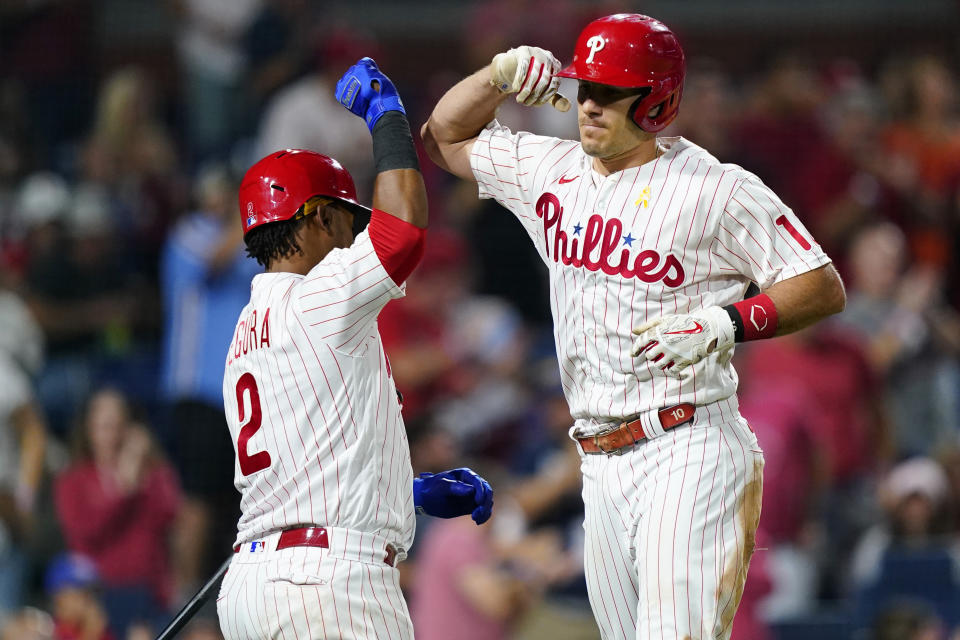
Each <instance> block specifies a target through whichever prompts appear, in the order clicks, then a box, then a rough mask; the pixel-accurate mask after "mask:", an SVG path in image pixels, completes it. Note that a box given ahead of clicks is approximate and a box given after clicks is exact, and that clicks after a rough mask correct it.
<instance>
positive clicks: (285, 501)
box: [218, 231, 415, 640]
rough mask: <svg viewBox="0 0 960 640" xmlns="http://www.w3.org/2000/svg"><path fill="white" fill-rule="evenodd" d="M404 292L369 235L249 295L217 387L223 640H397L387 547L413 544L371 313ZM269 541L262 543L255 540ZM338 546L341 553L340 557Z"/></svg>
mask: <svg viewBox="0 0 960 640" xmlns="http://www.w3.org/2000/svg"><path fill="white" fill-rule="evenodd" d="M402 295H403V288H402V286H397V285H396V284H395V283H394V282H393V281H392V280H391V278H390V276H389V275H387V273H386V271H385V270H384V268H383V266H382V264H381V262H380V258H379V257H378V256H377V253H376V251H375V250H374V247H373V245H372V243H371V241H370V238H369V235H368V234H367V232H366V231H364V232H363V233H361V234H360V235H358V236H357V238H356V240H355V241H354V243H353V245H352V246H350V247H349V248H346V249H336V250H334V251H332V252H330V253H329V254H328V255H327V256H326V257H325V258H324V260H323V261H321V262H320V263H319V264H318V265H317V266H316V267H314V269H313V270H311V271H310V272H309V273H308V274H307V275H306V276H301V275H297V274H292V273H265V274H260V275H258V276H256V277H255V278H254V280H253V283H252V285H251V293H250V302H249V303H248V304H247V306H246V307H245V308H244V309H243V311H242V312H241V315H240V319H239V321H238V323H237V328H236V331H235V334H234V339H233V342H232V343H231V347H230V352H229V354H228V356H227V363H226V368H225V372H224V380H223V397H224V402H225V408H226V414H227V422H228V424H229V427H230V436H231V439H232V440H233V443H234V448H235V452H236V454H237V463H236V465H235V472H234V484H235V485H236V487H237V489H238V490H239V491H240V494H241V502H240V504H241V510H242V515H241V518H240V522H239V523H238V533H237V544H239V545H241V549H242V551H243V550H245V549H248V548H249V546H250V544H251V542H255V541H257V540H266V541H267V542H266V544H265V545H261V546H260V547H257V545H254V549H255V551H256V553H253V552H249V553H244V552H241V553H240V554H238V556H237V558H236V559H235V560H234V563H233V565H232V566H231V569H230V571H229V572H228V574H227V579H226V580H225V581H224V585H223V588H222V591H221V599H220V601H219V603H218V607H219V611H220V613H221V626H222V628H223V630H224V634H225V636H226V638H227V639H228V640H239V639H241V638H287V639H297V638H326V637H330V638H408V637H411V635H412V632H411V631H410V620H409V615H408V613H407V608H406V604H405V603H404V602H403V598H402V596H401V594H400V590H399V586H398V585H397V571H396V570H395V569H393V568H391V567H388V566H386V565H385V564H384V563H383V561H382V560H383V555H384V553H385V546H386V544H387V543H390V544H392V545H393V546H395V547H396V548H397V549H398V550H399V554H398V557H399V559H403V557H405V552H404V550H405V549H408V548H409V547H410V544H411V543H412V541H413V534H414V526H415V520H414V513H413V500H412V495H411V485H412V480H413V471H412V469H411V467H410V451H409V446H408V444H407V437H406V431H405V429H404V425H403V420H402V418H401V415H400V405H399V402H398V399H397V393H396V387H395V385H394V382H393V379H392V377H391V375H390V371H389V366H388V364H387V360H386V355H385V354H384V351H383V347H382V345H381V342H380V334H379V332H378V330H377V323H376V320H377V315H378V314H379V312H380V310H381V309H382V308H383V306H384V305H385V304H386V303H387V302H389V301H390V300H391V299H393V298H397V297H400V296H402ZM302 525H320V526H324V527H327V528H328V529H329V530H330V531H331V532H333V533H331V549H330V551H325V550H320V549H304V548H297V549H290V550H286V549H285V550H283V551H279V552H277V551H270V549H271V542H270V541H271V540H272V539H273V538H271V537H270V535H269V534H271V533H273V532H279V531H281V530H283V529H287V528H291V527H296V526H302ZM264 536H266V537H264ZM338 549H339V551H338Z"/></svg>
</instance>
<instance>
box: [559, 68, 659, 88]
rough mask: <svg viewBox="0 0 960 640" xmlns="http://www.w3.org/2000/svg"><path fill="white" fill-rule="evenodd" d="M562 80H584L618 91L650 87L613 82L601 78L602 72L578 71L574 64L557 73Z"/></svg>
mask: <svg viewBox="0 0 960 640" xmlns="http://www.w3.org/2000/svg"><path fill="white" fill-rule="evenodd" d="M556 75H557V76H558V77H560V78H573V79H574V80H583V81H585V82H593V83H596V84H602V85H606V86H608V87H617V88H618V89H639V88H641V87H644V86H649V85H634V84H630V83H623V82H611V81H610V80H609V79H608V78H603V77H601V76H602V75H603V74H602V72H599V71H598V72H596V73H590V72H581V71H578V70H577V68H576V66H574V64H569V65H567V66H566V67H564V68H563V69H561V70H560V71H558V72H557V73H556Z"/></svg>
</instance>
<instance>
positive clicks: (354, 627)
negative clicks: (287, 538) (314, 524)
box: [217, 530, 413, 640]
mask: <svg viewBox="0 0 960 640" xmlns="http://www.w3.org/2000/svg"><path fill="white" fill-rule="evenodd" d="M277 537H278V536H277V535H276V534H275V535H273V536H268V537H267V538H264V539H263V540H262V541H257V543H256V545H255V546H254V544H253V542H251V543H248V544H246V545H244V546H243V547H242V549H241V551H240V552H239V553H237V554H236V556H235V557H234V560H233V562H232V563H231V565H230V569H229V570H228V571H227V575H226V577H225V578H224V581H223V585H222V586H221V588H220V595H219V597H218V599H217V614H218V617H219V619H220V628H221V631H222V632H223V635H224V637H225V638H227V640H263V639H267V638H269V639H271V640H272V639H284V638H286V639H288V640H298V639H300V640H314V639H319V638H331V639H333V638H337V639H341V638H342V639H343V640H350V639H364V640H366V639H372V638H382V639H383V640H388V639H389V640H393V639H397V640H408V639H412V638H413V625H412V623H411V622H410V614H409V612H408V610H407V605H406V602H405V601H404V599H403V594H402V592H401V591H400V583H399V571H398V570H397V569H395V568H393V567H390V566H388V565H386V564H384V563H383V544H384V541H383V538H376V541H375V542H374V539H373V538H372V537H370V536H366V538H367V539H366V540H365V541H364V535H363V534H361V533H358V532H350V531H348V530H332V531H331V532H330V540H331V549H329V550H328V549H316V548H308V547H295V548H290V549H283V550H281V551H276V550H274V549H275V546H276V539H277ZM351 537H352V539H353V542H351V541H350V539H351Z"/></svg>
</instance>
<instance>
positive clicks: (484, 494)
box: [413, 467, 493, 524]
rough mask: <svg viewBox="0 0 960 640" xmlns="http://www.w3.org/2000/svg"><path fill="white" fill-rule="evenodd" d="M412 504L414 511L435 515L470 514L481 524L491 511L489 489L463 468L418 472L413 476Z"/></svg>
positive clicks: (485, 483)
mask: <svg viewBox="0 0 960 640" xmlns="http://www.w3.org/2000/svg"><path fill="white" fill-rule="evenodd" d="M413 504H414V506H415V507H416V509H417V512H418V513H423V514H426V515H429V516H434V517H436V518H456V517H457V516H465V515H467V514H470V517H471V518H473V521H474V522H476V523H477V524H483V523H484V522H486V521H487V520H488V519H489V518H490V514H491V513H493V489H492V488H491V487H490V483H489V482H487V481H486V480H484V479H483V478H482V477H480V476H478V475H477V474H476V473H474V472H473V471H471V470H470V469H468V468H466V467H461V468H459V469H451V470H450V471H443V472H441V473H421V474H420V477H418V478H414V479H413Z"/></svg>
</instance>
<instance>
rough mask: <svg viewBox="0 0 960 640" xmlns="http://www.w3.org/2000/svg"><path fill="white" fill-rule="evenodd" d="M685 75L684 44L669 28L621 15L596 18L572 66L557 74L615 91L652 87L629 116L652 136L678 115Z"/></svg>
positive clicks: (580, 39) (583, 35)
mask: <svg viewBox="0 0 960 640" xmlns="http://www.w3.org/2000/svg"><path fill="white" fill-rule="evenodd" d="M685 72H686V61H685V59H684V55H683V49H682V48H681V47H680V41H679V40H677V37H676V36H675V35H674V34H673V32H672V31H670V29H669V28H668V27H667V25H665V24H663V23H662V22H660V21H659V20H655V19H653V18H650V17H648V16H644V15H640V14H639V13H618V14H616V15H612V16H606V17H604V18H600V19H598V20H594V21H593V22H591V23H590V24H588V25H587V26H586V27H585V28H584V29H583V31H581V32H580V36H579V37H578V38H577V44H576V47H575V48H574V52H573V62H571V63H570V65H568V66H567V67H566V68H564V69H563V70H562V71H561V72H560V73H558V74H557V75H558V76H561V77H564V78H576V79H578V80H585V81H587V82H596V83H598V84H606V85H610V86H614V87H623V88H638V87H649V88H650V92H649V93H648V94H646V95H644V96H641V97H640V98H639V99H638V100H637V101H636V102H635V103H634V104H633V105H632V106H631V108H630V117H631V118H632V119H633V121H634V122H635V123H636V124H637V126H639V127H640V128H641V129H643V130H644V131H649V132H651V133H652V132H656V131H660V130H661V129H663V128H664V127H666V126H667V125H668V124H670V123H671V122H672V121H673V119H674V118H676V117H677V111H678V110H679V108H680V96H681V94H682V93H683V76H684V73H685ZM651 110H653V111H652V114H653V115H650V114H651Z"/></svg>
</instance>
